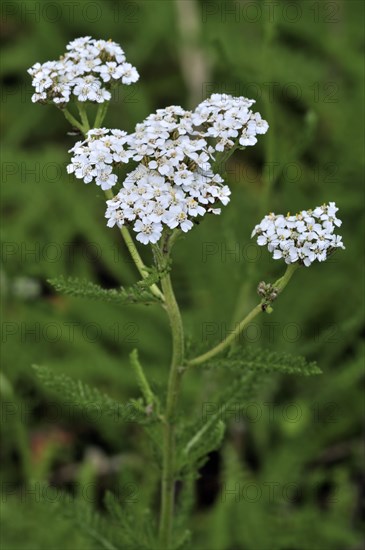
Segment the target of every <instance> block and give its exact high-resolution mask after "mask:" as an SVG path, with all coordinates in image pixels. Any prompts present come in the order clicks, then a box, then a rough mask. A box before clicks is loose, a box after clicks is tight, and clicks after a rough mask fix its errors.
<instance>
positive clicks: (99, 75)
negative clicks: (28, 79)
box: [28, 36, 139, 106]
mask: <svg viewBox="0 0 365 550" xmlns="http://www.w3.org/2000/svg"><path fill="white" fill-rule="evenodd" d="M67 50H68V51H67V52H66V53H65V54H64V55H63V56H62V57H60V59H59V60H58V61H47V62H46V63H43V64H40V63H36V64H35V65H33V67H31V68H30V69H28V73H29V74H30V75H31V76H32V77H33V80H32V85H33V86H34V88H35V93H34V94H33V96H32V101H33V102H34V103H36V102H40V103H46V102H53V103H55V104H58V105H60V106H64V105H66V104H67V103H68V102H69V101H70V100H71V99H72V97H76V99H77V100H78V101H81V102H85V101H91V102H94V103H104V102H105V101H109V100H110V99H111V93H110V90H111V89H112V88H113V86H114V85H116V84H117V83H119V84H120V83H122V84H126V85H129V84H132V83H134V82H137V80H138V79H139V75H138V72H137V70H136V69H135V67H133V66H132V65H131V64H130V63H127V62H126V58H125V55H124V51H123V50H122V48H121V47H120V46H119V45H118V44H116V43H115V42H112V41H110V40H109V41H106V40H94V39H93V38H91V37H90V36H85V37H83V38H77V39H76V40H73V41H72V42H70V43H69V44H68V45H67Z"/></svg>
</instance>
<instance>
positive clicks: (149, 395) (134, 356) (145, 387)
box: [129, 349, 155, 405]
mask: <svg viewBox="0 0 365 550" xmlns="http://www.w3.org/2000/svg"><path fill="white" fill-rule="evenodd" d="M129 358H130V362H131V365H132V368H133V370H134V372H135V373H136V376H137V380H138V384H139V387H140V389H141V392H142V394H143V397H144V398H145V400H146V403H147V405H152V404H153V403H154V401H155V396H154V395H153V392H152V390H151V388H150V385H149V383H148V380H147V378H146V375H145V373H144V371H143V368H142V365H141V363H140V361H139V358H138V350H136V349H134V350H133V351H132V352H131V353H130V355H129Z"/></svg>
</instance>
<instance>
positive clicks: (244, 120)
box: [192, 94, 269, 151]
mask: <svg viewBox="0 0 365 550" xmlns="http://www.w3.org/2000/svg"><path fill="white" fill-rule="evenodd" d="M254 103H255V101H254V100H253V99H247V98H246V97H242V96H241V97H233V96H231V95H228V94H212V95H211V97H209V98H208V99H206V100H205V101H203V102H202V103H200V104H199V105H198V107H197V108H196V109H195V111H194V113H193V115H192V121H193V123H194V124H195V125H196V126H200V127H202V130H201V132H200V134H201V135H202V136H203V137H207V138H209V137H210V138H214V139H216V146H215V149H216V150H217V151H223V150H225V149H230V148H231V147H233V146H234V145H235V144H239V145H240V146H241V147H246V146H247V145H255V144H256V143H257V138H256V135H257V134H266V132H267V130H268V128H269V125H268V123H267V122H266V120H263V119H262V118H261V115H260V113H253V112H252V111H251V109H250V107H251V106H252V105H253V104H254Z"/></svg>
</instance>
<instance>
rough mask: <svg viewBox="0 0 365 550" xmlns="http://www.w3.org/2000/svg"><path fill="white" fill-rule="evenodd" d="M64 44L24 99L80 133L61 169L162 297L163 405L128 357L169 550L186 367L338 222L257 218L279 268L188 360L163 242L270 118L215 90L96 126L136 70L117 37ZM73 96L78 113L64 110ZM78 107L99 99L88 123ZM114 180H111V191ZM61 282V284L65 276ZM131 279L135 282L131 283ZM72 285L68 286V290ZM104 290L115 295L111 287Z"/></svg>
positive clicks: (322, 212)
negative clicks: (157, 450) (150, 418)
mask: <svg viewBox="0 0 365 550" xmlns="http://www.w3.org/2000/svg"><path fill="white" fill-rule="evenodd" d="M67 50H68V51H67V53H66V54H65V55H64V56H63V57H61V58H60V60H59V61H50V62H46V63H44V64H43V65H41V64H39V63H36V64H35V65H34V66H33V67H32V68H31V69H29V73H30V74H31V75H32V77H33V86H34V88H35V93H34V95H33V97H32V100H33V101H34V102H39V103H49V104H55V105H56V106H57V107H59V108H60V109H61V110H62V112H63V114H64V116H65V118H66V119H67V121H68V122H69V123H70V124H71V125H72V127H73V128H76V129H77V130H78V131H80V132H81V133H82V135H83V140H82V141H78V142H77V143H76V144H75V145H74V147H73V148H72V149H71V150H70V152H71V153H72V155H73V156H72V158H71V162H70V164H69V165H68V167H67V171H68V173H71V174H74V175H75V177H76V178H78V179H81V180H83V181H84V182H85V183H86V184H88V183H90V182H94V183H95V184H96V185H98V186H99V187H101V189H102V190H103V191H104V193H105V196H106V199H107V200H106V205H107V208H106V212H105V218H106V219H107V226H108V227H110V228H113V227H114V226H116V227H117V228H118V230H119V231H120V233H121V235H122V237H123V239H124V242H125V244H126V247H127V248H128V251H129V253H130V255H131V257H132V259H133V260H134V263H135V265H136V267H137V269H138V271H139V273H140V275H141V277H142V281H143V282H144V284H145V285H147V284H148V285H149V287H148V288H149V290H148V292H149V296H148V299H149V301H150V302H151V301H155V302H158V303H159V304H160V305H162V307H163V308H164V309H165V310H166V313H167V316H168V319H169V325H170V330H171V340H172V352H171V363H170V370H169V375H168V382H167V392H166V403H165V407H164V408H163V409H162V410H160V408H161V407H160V404H159V401H158V399H157V398H156V396H155V395H154V394H153V391H152V389H151V387H150V385H149V382H148V377H147V376H146V374H145V372H144V370H143V368H142V365H141V363H140V361H139V358H138V351H137V350H133V352H132V353H131V355H130V360H131V366H132V368H133V370H134V372H135V375H136V378H137V381H138V386H139V388H140V390H141V393H142V396H143V405H144V406H145V409H144V408H143V406H142V414H147V415H148V414H152V413H154V414H155V416H156V418H157V420H158V421H159V422H160V423H161V428H162V433H163V437H162V473H161V508H160V514H159V533H158V535H157V538H158V541H159V543H158V544H159V548H160V549H161V550H171V548H172V547H173V545H174V543H175V541H174V540H173V536H174V504H175V483H176V480H177V479H178V477H179V474H180V473H181V472H180V471H179V466H178V460H177V459H178V457H177V456H176V429H177V421H178V414H177V413H178V400H179V393H180V389H181V382H182V377H183V375H184V373H186V372H187V371H188V370H189V369H190V368H191V367H197V366H200V365H203V364H205V363H207V362H209V361H211V360H212V359H213V358H215V357H216V356H218V355H220V354H223V353H224V352H226V351H227V350H228V348H229V347H230V346H231V344H232V343H233V342H234V341H235V340H236V339H237V338H238V337H239V336H240V335H241V333H242V332H243V331H244V329H245V328H246V327H247V326H248V325H249V324H250V323H251V322H252V320H253V319H255V317H257V316H258V315H259V314H260V313H271V312H272V311H273V308H272V303H273V302H274V301H275V300H276V298H277V297H278V296H279V294H280V293H281V292H283V290H284V289H285V287H286V286H287V284H288V283H289V281H290V279H291V278H292V276H293V274H294V272H295V271H296V270H297V269H298V267H299V266H304V268H305V267H308V266H310V265H311V264H312V263H313V262H317V261H318V262H323V261H325V260H326V259H327V258H328V256H329V255H330V254H332V253H333V251H334V250H335V249H337V248H344V245H343V243H342V239H341V237H340V236H339V235H336V234H335V229H336V227H339V226H340V225H341V221H340V220H339V219H338V218H337V217H336V212H337V210H338V208H337V207H336V205H335V203H333V202H330V203H329V204H324V205H322V206H318V207H316V208H314V209H313V210H302V211H301V212H299V213H298V214H294V215H291V214H287V215H286V216H284V215H281V214H274V213H270V214H268V215H267V216H265V217H264V218H263V220H262V221H261V222H260V223H259V224H258V225H256V227H255V228H254V230H253V232H252V235H251V236H252V237H256V238H257V243H258V245H259V246H266V247H267V249H268V251H269V252H270V253H272V255H273V259H274V260H279V261H280V260H281V261H284V262H285V264H286V265H287V267H286V271H285V273H284V275H283V276H282V277H280V278H279V279H278V280H277V281H276V282H275V283H273V284H270V283H265V282H260V283H259V285H258V288H257V292H258V294H259V296H260V298H261V301H260V302H259V303H258V304H257V305H256V306H255V307H254V308H253V309H252V310H251V311H250V312H249V313H248V314H247V315H246V316H245V317H244V318H243V319H241V320H240V321H239V322H238V323H237V325H236V327H235V329H234V330H233V331H232V332H231V333H230V334H229V335H228V336H227V337H226V338H225V339H224V340H222V341H221V342H219V343H217V344H216V345H215V346H213V348H212V349H210V350H209V351H206V352H204V353H202V354H201V355H198V356H197V357H194V358H186V357H185V341H184V327H183V322H182V318H181V313H180V309H179V306H178V303H177V300H176V297H175V294H174V290H173V286H172V282H171V275H170V271H171V262H172V259H171V250H172V247H173V245H174V244H175V242H176V241H177V239H178V237H179V236H180V235H182V234H184V233H187V232H188V231H190V230H192V229H193V228H194V227H195V226H196V225H197V222H198V221H200V220H202V219H203V218H204V217H205V216H206V215H219V214H220V213H221V207H222V206H225V205H227V204H228V202H229V201H230V195H231V190H230V188H229V186H228V185H226V184H225V183H224V179H223V177H222V172H224V165H225V163H226V162H227V160H228V159H229V157H230V156H231V155H232V154H233V153H234V152H235V151H237V150H243V149H244V148H246V147H247V146H253V145H255V144H256V142H257V137H256V136H257V135H260V134H265V133H266V132H267V130H268V123H267V122H266V121H265V120H263V119H262V118H261V115H260V114H259V113H257V112H253V111H252V110H251V107H252V105H253V104H254V100H252V99H247V98H244V97H232V96H230V95H226V94H213V95H212V96H211V97H210V98H208V99H206V100H204V101H203V102H202V103H200V104H199V105H198V106H197V107H196V109H195V110H194V111H186V110H185V109H183V108H182V107H180V106H170V107H167V108H165V109H158V110H157V111H156V112H155V113H152V114H151V115H149V116H148V117H147V118H146V119H145V120H144V121H143V122H141V123H139V124H137V125H136V128H135V130H134V132H133V133H131V134H128V133H127V132H125V131H122V130H119V129H107V128H103V127H101V126H102V124H103V122H104V118H105V116H106V113H107V108H108V104H109V101H110V99H111V90H112V89H113V88H114V87H115V86H116V85H118V84H124V85H129V84H132V83H134V82H136V81H137V80H138V78H139V75H138V73H137V71H136V69H135V68H134V67H133V66H132V65H130V64H129V63H127V62H126V59H125V55H124V52H123V50H122V49H121V48H120V46H119V45H118V44H115V43H114V42H111V41H104V40H94V39H92V38H91V37H84V38H79V39H77V40H74V41H73V42H71V43H70V44H69V45H68V46H67ZM71 102H73V103H74V104H75V107H76V109H77V111H78V113H79V117H80V119H77V118H76V117H75V116H74V115H73V114H72V113H71V111H70V109H69V108H68V104H69V103H71ZM86 104H94V105H97V111H96V114H95V118H94V124H93V128H92V129H90V122H89V116H88V112H87V108H86ZM75 107H74V109H75ZM89 114H90V113H89ZM130 163H134V166H133V168H132V170H131V171H130V172H129V173H128V174H127V175H126V176H125V178H124V180H123V181H119V177H118V174H117V173H116V171H117V168H118V167H120V166H121V165H123V164H125V165H129V164H130ZM114 186H117V189H118V190H117V192H115V193H114V192H113V191H112V188H113V187H114ZM132 235H133V236H132ZM133 237H135V239H136V241H139V242H140V243H142V244H143V245H151V249H152V253H153V258H154V262H155V266H156V268H157V273H158V278H157V279H154V280H153V281H151V282H150V281H149V280H148V277H149V276H150V274H151V269H149V268H148V267H147V266H146V265H145V264H144V262H143V260H142V258H141V256H140V253H139V251H138V249H137V246H136V243H135V240H134V238H133ZM156 280H157V282H156ZM146 281H148V282H146ZM158 283H159V284H160V285H161V288H159V286H158ZM61 286H62V288H64V286H65V283H64V282H63V283H62V285H61ZM135 286H137V288H138V284H137V285H135ZM74 287H75V284H74V286H73V291H72V292H75V289H74ZM92 287H93V288H92V290H90V288H89V289H88V293H87V294H88V295H90V293H91V292H94V287H95V285H92ZM99 290H100V291H99V292H97V291H96V293H97V295H98V296H99V297H100V296H101V295H105V294H106V291H105V289H99ZM112 292H113V293H116V295H118V293H117V291H116V290H113V291H112ZM134 292H135V289H134ZM113 296H114V294H113ZM151 298H152V300H151ZM156 298H158V300H156ZM107 402H108V401H107ZM138 410H139V409H138ZM139 412H141V411H140V410H139ZM211 426H213V421H212V420H211V424H205V425H204V426H203V427H202V428H201V429H200V430H199V431H198V432H197V433H195V434H193V436H192V438H191V439H190V442H189V443H187V445H186V446H185V448H184V451H183V455H184V456H185V458H186V457H189V453H190V451H191V449H192V448H193V447H194V446H195V445H196V443H197V441H198V440H200V439H201V438H202V437H203V435H204V434H207V432H208V430H210V427H211ZM219 429H220V428H219ZM220 432H221V430H220ZM221 433H223V432H221Z"/></svg>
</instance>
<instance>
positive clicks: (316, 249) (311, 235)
mask: <svg viewBox="0 0 365 550" xmlns="http://www.w3.org/2000/svg"><path fill="white" fill-rule="evenodd" d="M337 211H338V208H337V207H336V204H335V203H334V202H330V203H329V204H324V205H322V206H317V207H316V208H315V209H314V210H302V211H301V212H299V213H298V214H296V215H293V216H291V215H290V214H288V215H287V216H283V215H282V214H278V215H275V214H269V215H268V216H265V217H264V219H263V220H262V221H261V223H260V224H258V225H256V227H255V229H254V230H253V232H252V235H251V236H252V237H253V236H257V244H259V245H260V246H267V248H268V250H269V252H272V253H273V259H274V260H280V259H284V260H285V262H286V263H287V264H292V263H295V262H300V263H302V264H304V265H305V266H307V267H308V266H310V265H311V264H312V263H313V262H314V261H316V260H317V261H319V262H324V261H325V260H326V259H327V257H328V255H329V253H330V252H332V251H333V250H334V249H335V248H345V247H344V245H343V242H342V237H341V236H340V235H336V234H335V229H336V227H340V226H341V224H342V222H341V220H339V219H338V218H337V217H336V212H337Z"/></svg>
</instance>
